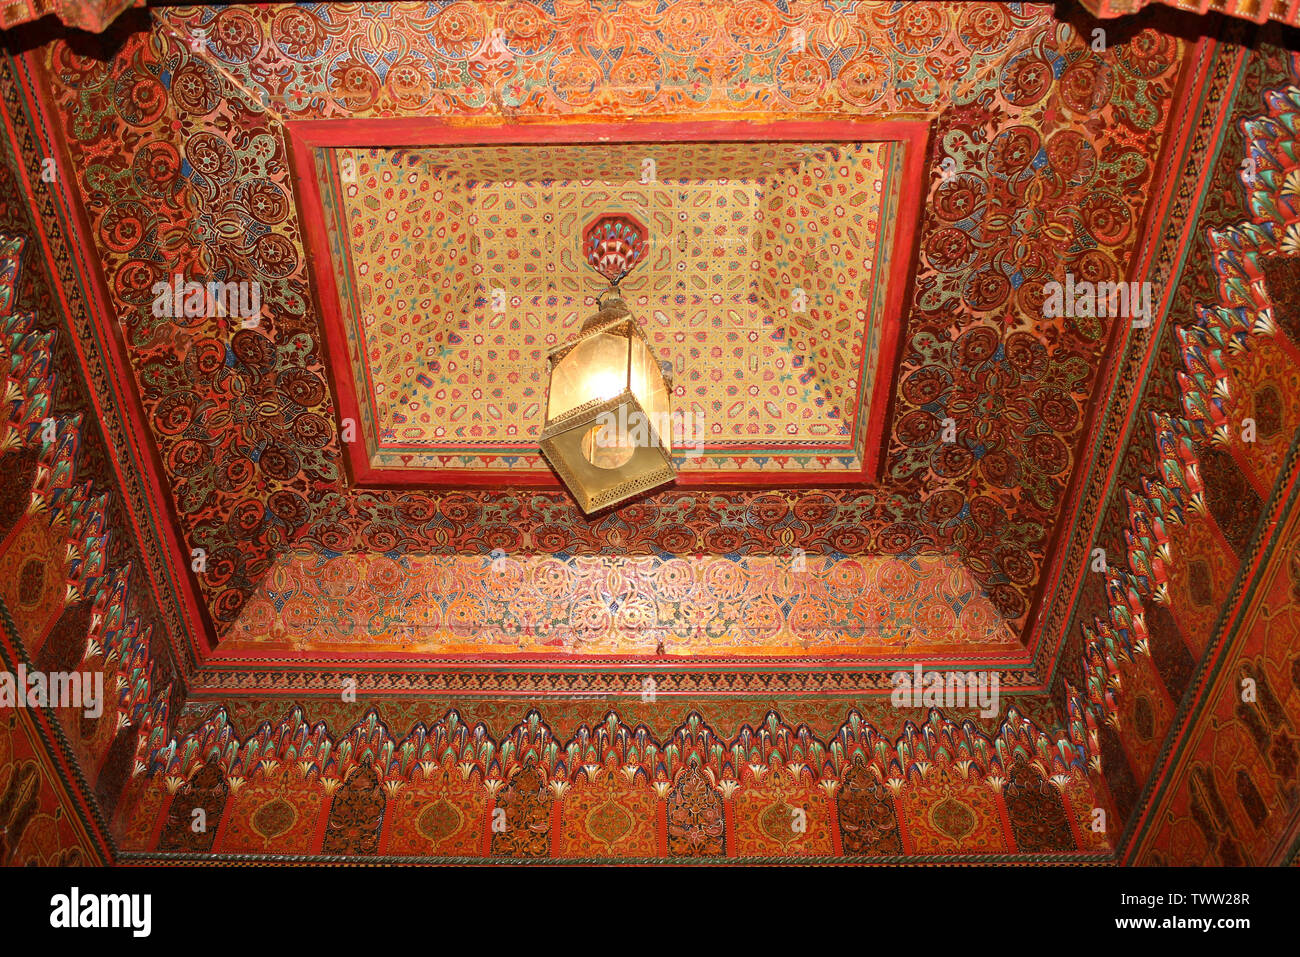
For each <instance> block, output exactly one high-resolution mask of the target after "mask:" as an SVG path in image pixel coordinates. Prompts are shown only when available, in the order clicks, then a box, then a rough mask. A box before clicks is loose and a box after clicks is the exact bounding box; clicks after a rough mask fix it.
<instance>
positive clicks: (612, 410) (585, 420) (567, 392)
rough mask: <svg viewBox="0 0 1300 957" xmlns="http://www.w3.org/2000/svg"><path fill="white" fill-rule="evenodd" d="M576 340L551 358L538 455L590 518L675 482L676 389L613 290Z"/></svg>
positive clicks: (549, 356)
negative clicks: (673, 409)
mask: <svg viewBox="0 0 1300 957" xmlns="http://www.w3.org/2000/svg"><path fill="white" fill-rule="evenodd" d="M610 292H611V293H613V295H611V296H610V297H609V298H607V299H605V300H604V301H602V302H601V303H600V307H599V311H598V312H597V313H596V314H595V315H594V316H592V317H591V318H590V319H588V320H587V321H586V322H585V323H584V324H583V326H582V331H581V332H580V333H579V334H578V336H577V338H575V339H573V340H572V341H570V342H566V343H564V344H563V345H560V346H557V347H556V348H554V349H552V350H551V351H550V353H549V354H548V355H547V365H548V367H549V369H550V390H549V392H548V394H547V403H546V425H545V427H544V428H543V429H542V436H541V441H540V445H541V449H542V454H543V455H545V456H546V459H547V461H548V462H550V463H551V466H552V467H553V468H554V469H555V471H556V472H557V473H558V474H559V476H560V480H561V481H563V482H564V484H565V485H566V486H567V487H568V489H569V491H570V492H572V493H573V497H574V498H575V499H577V501H578V505H579V506H580V507H581V508H582V510H583V512H584V513H587V514H590V513H592V512H596V511H599V510H601V509H604V508H609V507H610V506H613V505H617V504H619V503H620V502H625V501H627V500H628V499H629V498H632V497H634V496H636V495H639V494H641V493H642V492H646V491H648V490H650V489H652V488H657V487H658V486H660V485H663V484H665V483H667V482H671V481H672V480H673V479H674V478H675V477H676V475H677V472H676V470H675V469H674V468H673V462H672V447H671V443H672V438H671V431H672V430H671V427H670V424H669V423H670V408H669V398H668V397H669V394H670V392H671V390H672V381H671V378H670V377H669V375H668V374H667V373H666V372H665V370H664V369H662V368H661V367H660V365H659V363H658V362H657V361H656V359H655V355H654V351H653V349H652V348H651V346H650V343H649V342H648V341H647V340H646V337H645V334H644V333H643V332H642V331H641V328H640V327H639V326H638V325H637V322H636V319H635V318H634V317H633V315H632V313H631V311H630V310H629V309H628V308H627V306H626V305H625V304H624V302H623V300H622V299H621V298H619V297H618V287H617V286H616V285H615V286H612V287H611V289H610Z"/></svg>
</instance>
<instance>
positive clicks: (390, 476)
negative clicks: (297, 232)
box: [285, 117, 930, 489]
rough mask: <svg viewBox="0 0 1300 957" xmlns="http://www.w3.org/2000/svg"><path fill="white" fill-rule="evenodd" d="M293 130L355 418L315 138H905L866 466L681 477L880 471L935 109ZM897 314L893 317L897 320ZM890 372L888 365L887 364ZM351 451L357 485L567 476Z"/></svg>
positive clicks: (327, 331)
mask: <svg viewBox="0 0 1300 957" xmlns="http://www.w3.org/2000/svg"><path fill="white" fill-rule="evenodd" d="M285 129H286V131H287V133H288V136H289V154H290V164H291V166H292V169H293V172H294V179H295V186H296V187H297V188H296V190H295V193H296V195H297V197H298V214H299V217H300V222H301V223H302V224H303V243H304V248H305V250H306V254H307V259H308V261H309V262H310V264H311V272H312V276H313V278H314V282H313V283H312V294H313V296H314V297H315V300H316V307H317V309H318V310H319V315H320V316H321V320H322V326H323V330H324V338H325V341H324V352H325V365H326V368H327V371H328V375H329V378H330V383H331V386H332V388H333V391H334V397H335V405H336V409H337V411H338V415H339V420H340V423H341V422H342V420H343V419H347V418H350V419H352V420H353V421H354V422H356V423H357V424H358V427H360V423H361V421H362V418H361V404H360V400H359V398H358V396H357V387H356V383H355V382H354V381H353V374H352V367H351V360H350V358H349V356H348V347H347V333H346V326H345V323H344V319H343V312H342V309H341V308H340V301H339V293H338V286H337V284H336V283H335V281H334V269H333V263H332V262H331V258H330V251H329V248H330V247H329V233H328V228H327V226H326V222H325V210H324V203H323V200H322V197H321V190H320V183H319V181H318V180H317V173H316V166H315V161H314V158H313V151H314V150H315V149H318V148H340V147H397V146H439V145H445V144H470V145H513V144H520V145H523V144H531V143H604V142H620V143H623V142H634V143H635V142H646V143H654V142H707V141H722V142H752V141H761V142H770V141H819V140H825V141H832V142H846V141H848V142H853V141H870V142H897V143H901V144H902V146H903V164H902V177H901V179H900V182H899V187H898V190H899V193H898V208H897V212H896V221H895V226H894V237H893V245H892V247H891V248H890V250H889V253H888V255H889V269H888V273H887V279H886V282H887V284H888V287H887V292H886V299H885V316H886V321H885V323H884V325H883V328H882V330H881V340H880V352H879V357H878V360H877V361H878V368H877V370H876V377H875V381H874V383H873V386H872V393H871V405H870V408H869V411H868V418H867V426H866V427H867V440H866V446H865V448H864V461H863V463H862V467H861V468H860V469H857V470H853V471H845V472H837V473H820V474H818V473H813V474H812V475H807V476H805V475H803V474H801V473H798V472H788V473H754V474H750V473H746V472H738V471H729V472H724V471H719V472H709V473H685V474H681V475H679V476H678V478H677V485H678V486H680V487H686V488H689V487H710V488H728V487H730V488H751V487H762V488H774V487H779V488H791V487H808V486H821V487H842V486H854V485H871V484H875V483H877V482H878V481H879V480H880V475H881V472H882V470H883V467H884V459H885V451H886V447H887V444H888V441H889V433H888V431H887V429H886V425H887V424H888V422H889V419H890V417H891V416H892V414H893V405H894V402H893V399H894V386H895V382H896V379H897V374H898V365H899V360H900V358H901V343H902V342H903V328H904V326H905V324H906V321H907V313H908V311H909V310H910V308H911V293H912V281H913V278H914V275H915V270H916V262H917V255H918V248H917V245H918V243H919V241H920V218H921V202H922V199H923V198H924V197H925V195H926V191H927V186H928V181H929V178H928V176H927V172H926V157H927V156H928V154H929V146H930V143H929V140H930V122H929V121H928V120H861V119H846V118H836V119H824V120H789V119H773V120H770V121H765V122H761V123H754V122H748V121H738V120H714V119H695V118H692V117H683V118H682V120H681V121H680V122H663V121H662V120H655V121H645V122H642V121H625V122H619V123H592V122H585V121H583V122H570V123H565V124H563V125H559V124H556V123H554V122H553V121H552V122H547V123H532V122H530V123H516V124H513V125H510V126H481V125H476V124H471V123H463V122H462V123H457V122H448V121H445V120H433V119H428V118H423V117H421V118H402V119H373V120H367V119H360V120H358V119H347V120H300V121H291V122H287V123H286V124H285ZM889 317H897V319H896V320H894V321H889ZM886 373H887V374H886ZM344 459H345V461H346V463H347V468H348V472H349V477H350V479H351V482H352V485H353V486H364V487H371V488H386V487H387V488H412V487H413V488H449V487H454V488H538V489H558V488H561V487H562V486H561V484H560V482H559V480H558V479H557V478H556V476H555V475H554V473H552V472H550V471H549V470H546V471H543V470H528V471H519V472H512V473H507V474H502V475H492V474H490V473H489V472H486V471H485V470H478V469H437V470H434V469H421V470H414V469H394V468H376V467H374V466H372V465H371V463H370V456H369V454H368V452H367V450H366V443H365V441H364V437H363V436H358V441H356V442H350V443H345V444H344Z"/></svg>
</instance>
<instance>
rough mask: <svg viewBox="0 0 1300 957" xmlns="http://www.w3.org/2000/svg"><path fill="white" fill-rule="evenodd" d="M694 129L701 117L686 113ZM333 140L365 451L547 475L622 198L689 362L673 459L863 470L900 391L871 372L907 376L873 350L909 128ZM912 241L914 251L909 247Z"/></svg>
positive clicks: (470, 470)
mask: <svg viewBox="0 0 1300 957" xmlns="http://www.w3.org/2000/svg"><path fill="white" fill-rule="evenodd" d="M828 125H829V124H828ZM857 126H858V127H859V128H862V126H863V125H862V124H858V125H857ZM351 129H353V127H351V126H347V127H345V128H344V129H343V130H341V131H340V135H342V136H346V135H347V134H348V131H349V130H351ZM573 129H574V128H573V127H565V128H560V129H558V130H545V129H530V130H529V131H528V135H530V136H534V137H537V138H539V139H541V140H543V141H545V140H550V139H552V138H554V137H556V136H557V135H563V134H565V133H570V134H571V133H572V131H573ZM705 129H706V131H707V132H713V131H714V130H715V129H716V127H715V126H714V125H712V124H711V125H710V126H709V127H707V128H705ZM772 131H773V128H772V127H770V126H766V125H765V126H762V127H758V128H757V129H755V128H753V127H750V128H749V129H747V130H742V131H741V135H745V136H751V137H752V136H755V135H764V136H766V135H771V134H772ZM920 131H921V128H920V127H917V132H920ZM674 132H675V133H676V135H679V136H680V135H682V134H683V133H690V134H692V135H697V134H696V131H695V130H694V129H693V128H692V126H691V125H690V124H682V125H679V126H677V127H675V128H674ZM582 133H583V135H584V136H589V137H590V138H591V139H593V140H595V139H598V138H599V139H606V138H607V137H608V136H610V135H611V132H610V131H609V128H608V127H603V126H593V128H592V129H590V130H583V131H582ZM641 135H645V131H641ZM733 135H735V134H733ZM315 154H316V163H317V169H318V170H319V171H320V173H321V174H323V175H321V179H322V184H321V193H322V196H323V197H324V203H325V206H326V213H327V216H326V227H325V228H326V231H327V232H328V234H329V235H330V237H331V242H330V258H331V261H332V264H333V268H334V285H335V288H336V289H338V290H339V292H340V298H341V299H342V300H343V305H342V306H341V308H340V310H339V311H340V315H341V317H342V325H343V327H344V332H345V335H346V339H347V343H348V356H347V358H348V360H349V365H348V368H346V369H344V370H341V371H336V376H348V375H350V376H351V377H352V381H353V383H354V385H355V388H356V392H357V393H358V395H359V396H360V397H361V402H360V403H359V409H358V413H359V416H360V420H361V426H362V428H361V431H362V433H363V436H362V437H363V439H364V441H365V444H366V449H365V452H366V455H367V460H366V462H365V463H364V465H363V468H364V467H368V468H370V469H375V470H392V471H391V472H388V471H386V472H385V475H386V477H391V478H394V479H405V480H408V481H416V482H418V481H419V476H418V475H410V474H406V473H415V472H422V471H426V470H448V469H451V470H457V471H456V472H455V474H454V476H453V477H454V478H455V479H456V480H457V481H458V482H460V483H470V484H473V483H474V482H475V481H476V479H477V478H479V477H480V476H482V475H484V474H486V476H488V477H491V476H494V475H500V474H501V473H503V472H507V473H512V474H517V473H519V472H526V473H533V474H531V475H530V476H529V477H530V478H533V479H534V480H540V481H541V482H542V483H544V484H545V483H547V482H548V480H550V476H549V475H548V474H547V473H546V464H545V460H544V459H543V458H542V457H541V455H540V453H539V452H538V450H537V441H538V436H539V435H540V433H541V426H542V423H543V419H544V407H545V406H544V404H545V398H546V353H547V351H548V350H549V349H550V348H552V347H554V346H556V345H558V344H560V343H561V342H563V341H565V340H566V339H569V338H571V337H572V336H574V335H575V334H576V333H577V331H578V329H579V328H580V326H581V325H582V322H583V321H584V320H585V319H586V318H587V317H588V316H589V315H590V314H591V313H592V312H594V311H595V308H596V306H595V298H594V294H595V293H597V292H599V291H600V290H601V289H602V288H603V287H604V286H605V280H604V279H603V278H602V277H601V276H600V274H599V273H597V272H596V270H595V269H593V268H592V267H591V266H590V265H589V264H588V263H587V262H586V260H585V256H584V248H583V246H584V240H583V235H584V234H585V232H586V231H587V230H588V229H589V228H590V226H591V224H592V223H593V222H594V221H595V220H596V218H597V217H599V216H601V215H604V214H606V213H623V214H628V215H630V216H632V217H633V218H634V219H635V220H636V221H637V222H639V223H644V224H645V226H646V229H647V232H648V235H647V236H646V237H644V241H645V243H644V249H645V253H644V254H643V261H641V262H638V263H636V264H635V266H634V268H632V269H631V271H630V273H629V274H628V275H627V276H626V278H625V279H623V281H622V282H621V283H620V288H621V289H622V291H623V296H624V298H625V300H626V301H627V302H628V304H629V305H630V306H631V307H632V309H633V310H634V311H635V312H636V313H637V314H638V315H639V317H640V321H641V324H642V326H643V328H645V330H646V332H647V334H648V335H649V336H650V341H651V343H652V345H653V346H654V348H655V350H656V352H657V354H658V357H659V359H660V360H661V361H663V362H667V363H668V364H669V365H670V367H671V368H672V371H673V375H674V376H675V379H676V393H675V398H674V411H673V421H672V423H671V426H672V428H671V434H672V438H673V446H674V449H675V450H676V451H677V455H676V456H675V460H676V465H677V467H678V468H679V469H680V470H682V471H683V472H686V473H690V472H697V471H705V472H708V473H710V475H711V476H713V477H716V476H717V475H718V473H720V472H728V473H730V472H737V473H741V474H740V475H738V476H737V478H741V479H743V478H744V473H746V472H755V471H758V472H776V473H781V474H782V475H783V476H784V477H785V478H786V480H789V481H794V482H799V481H800V480H801V478H806V477H808V476H813V477H815V478H818V479H820V480H825V479H826V478H828V477H829V476H828V473H829V475H833V474H834V473H837V472H839V473H842V474H843V477H845V478H849V479H852V478H856V477H858V476H860V475H861V473H862V472H863V471H864V468H865V458H866V452H867V446H868V442H869V441H870V439H871V432H872V430H871V429H870V428H869V413H870V403H871V399H872V397H873V395H876V396H877V397H878V398H879V400H880V401H881V402H882V403H883V401H884V400H885V399H886V397H887V393H886V392H884V391H883V389H882V390H881V391H880V392H879V393H877V392H876V390H875V388H874V385H875V379H876V376H877V374H878V373H879V374H881V375H888V370H887V369H886V370H883V371H881V370H878V368H877V366H878V365H879V363H880V360H881V348H882V340H883V339H884V336H883V335H882V329H883V327H884V326H885V325H886V323H887V322H889V323H891V324H892V325H893V326H894V327H897V324H898V323H897V319H896V318H893V319H889V318H887V316H886V313H885V309H886V298H887V297H886V286H887V283H886V278H887V277H886V276H884V275H883V274H884V273H886V272H887V271H888V270H887V265H888V262H889V260H890V252H891V246H892V241H893V237H894V232H895V229H894V226H895V221H894V214H895V213H896V211H897V207H898V203H897V199H898V197H897V191H898V188H899V185H900V181H901V166H902V148H901V147H900V146H899V145H898V144H897V143H895V142H887V141H886V142H845V143H820V142H807V143H797V142H790V143H771V142H763V141H757V142H756V141H753V140H740V141H735V142H694V143H692V142H675V143H656V142H645V143H636V144H633V143H622V144H610V143H602V144H582V145H551V146H465V147H452V146H444V147H436V148H424V149H412V148H389V149H376V148H371V149H349V148H335V149H317V150H316V151H315ZM893 253H894V259H895V260H896V261H900V262H905V260H906V255H905V253H906V251H905V250H893ZM900 281H901V280H900ZM327 295H328V293H327ZM332 306H333V303H327V304H326V311H327V313H328V312H329V311H330V309H331V307H332ZM889 338H890V340H891V341H894V340H896V332H895V333H894V334H893V335H891V336H890V337H889ZM882 412H883V410H882ZM879 418H881V416H877V417H876V419H877V420H878V419H879ZM876 444H877V445H878V444H879V440H878V438H877V440H876ZM398 470H400V471H401V473H402V474H397V473H398ZM475 473H478V474H475ZM552 484H553V483H552Z"/></svg>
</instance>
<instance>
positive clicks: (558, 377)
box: [546, 332, 628, 421]
mask: <svg viewBox="0 0 1300 957" xmlns="http://www.w3.org/2000/svg"><path fill="white" fill-rule="evenodd" d="M627 372H628V338H627V336H621V335H614V334H612V333H608V332H602V333H600V334H598V335H594V336H592V337H591V338H589V339H585V340H583V341H582V342H580V343H578V344H577V345H576V346H574V347H573V349H571V350H570V351H569V353H568V354H567V355H565V356H564V358H562V359H560V360H559V361H558V362H556V363H555V366H554V368H553V369H552V371H551V390H550V395H549V397H548V400H547V404H546V406H547V407H546V418H547V419H548V420H551V421H554V420H555V419H558V418H561V417H562V416H564V415H567V414H568V413H570V412H572V411H573V410H574V409H576V408H578V407H579V406H582V405H586V404H587V403H589V402H592V401H603V400H606V399H612V398H614V397H615V396H617V395H620V394H621V393H623V392H624V391H625V390H626V389H627Z"/></svg>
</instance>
